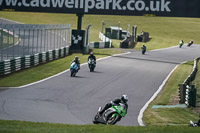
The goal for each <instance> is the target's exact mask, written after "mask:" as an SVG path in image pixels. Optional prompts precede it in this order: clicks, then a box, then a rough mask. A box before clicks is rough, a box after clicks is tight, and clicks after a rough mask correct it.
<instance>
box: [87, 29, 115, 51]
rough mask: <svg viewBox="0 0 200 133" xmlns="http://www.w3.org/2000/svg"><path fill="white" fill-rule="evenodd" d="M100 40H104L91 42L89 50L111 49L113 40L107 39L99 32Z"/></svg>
mask: <svg viewBox="0 0 200 133" xmlns="http://www.w3.org/2000/svg"><path fill="white" fill-rule="evenodd" d="M99 38H100V39H101V40H102V41H101V42H90V43H89V48H90V49H93V48H111V47H112V40H111V39H110V38H108V37H106V36H105V35H104V34H103V33H101V32H99Z"/></svg>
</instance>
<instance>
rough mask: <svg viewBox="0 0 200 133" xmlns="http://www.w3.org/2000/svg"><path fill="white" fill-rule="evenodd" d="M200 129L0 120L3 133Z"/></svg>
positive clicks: (192, 132)
mask: <svg viewBox="0 0 200 133" xmlns="http://www.w3.org/2000/svg"><path fill="white" fill-rule="evenodd" d="M199 131H200V128H191V127H186V126H147V127H124V126H107V125H66V124H49V123H33V122H21V121H6V120H0V132H3V133H11V132H12V133H116V132H120V133H144V132H148V133H198V132H199Z"/></svg>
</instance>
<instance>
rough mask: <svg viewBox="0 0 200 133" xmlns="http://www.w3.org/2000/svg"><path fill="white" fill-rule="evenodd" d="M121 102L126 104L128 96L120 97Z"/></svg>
mask: <svg viewBox="0 0 200 133" xmlns="http://www.w3.org/2000/svg"><path fill="white" fill-rule="evenodd" d="M121 100H122V101H123V102H124V103H126V102H128V96H127V95H122V97H121Z"/></svg>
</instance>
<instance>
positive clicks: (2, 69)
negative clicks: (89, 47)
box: [0, 46, 69, 76]
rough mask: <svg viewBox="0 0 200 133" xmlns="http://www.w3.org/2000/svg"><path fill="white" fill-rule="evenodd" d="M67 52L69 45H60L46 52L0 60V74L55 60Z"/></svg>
mask: <svg viewBox="0 0 200 133" xmlns="http://www.w3.org/2000/svg"><path fill="white" fill-rule="evenodd" d="M68 54H69V46H67V47H62V48H61V49H56V50H49V51H48V52H43V53H37V54H34V55H27V56H25V57H17V58H15V59H12V60H5V61H2V62H0V76H2V75H6V74H9V73H12V72H15V71H19V70H22V69H25V68H29V67H32V66H36V65H38V64H42V63H45V62H48V61H51V60H55V59H58V58H61V57H64V56H66V55H68Z"/></svg>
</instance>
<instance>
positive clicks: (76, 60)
mask: <svg viewBox="0 0 200 133" xmlns="http://www.w3.org/2000/svg"><path fill="white" fill-rule="evenodd" d="M73 62H75V63H76V64H77V66H78V70H80V61H79V59H78V56H75V58H74V60H73V61H72V63H73ZM72 63H71V64H72Z"/></svg>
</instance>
